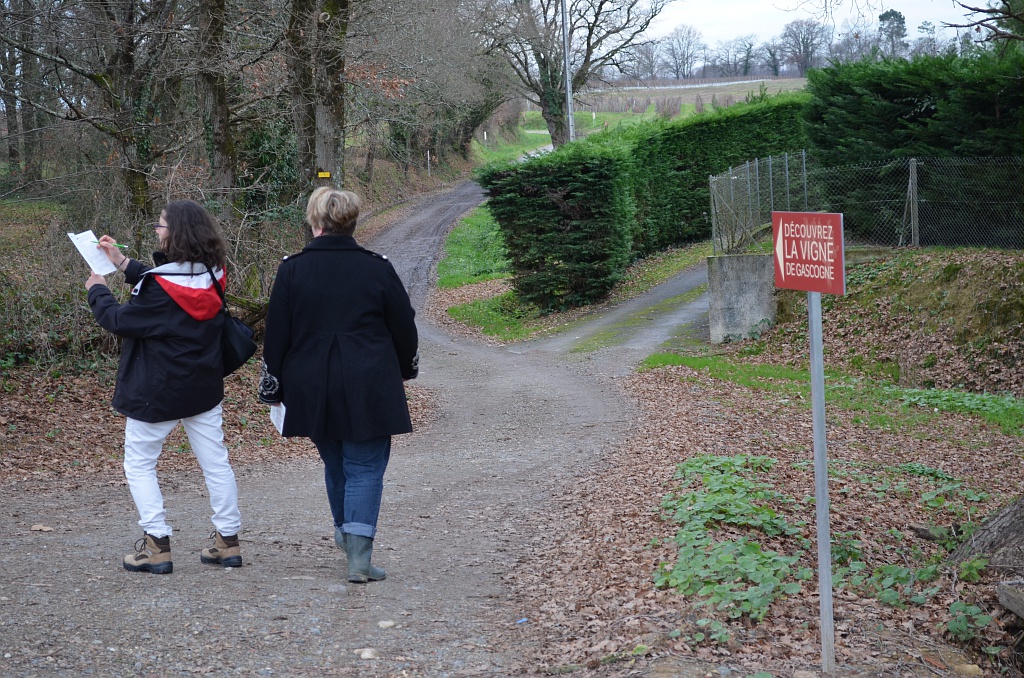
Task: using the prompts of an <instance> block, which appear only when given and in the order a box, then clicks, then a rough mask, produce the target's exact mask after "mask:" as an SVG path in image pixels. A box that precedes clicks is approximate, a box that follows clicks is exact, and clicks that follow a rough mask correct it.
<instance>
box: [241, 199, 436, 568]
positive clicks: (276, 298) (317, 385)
mask: <svg viewBox="0 0 1024 678" xmlns="http://www.w3.org/2000/svg"><path fill="white" fill-rule="evenodd" d="M359 205H360V203H359V197H358V196H356V195H355V194H354V193H350V192H348V191H339V190H335V189H332V188H329V187H321V188H318V189H316V190H315V191H314V192H313V194H312V195H311V196H310V198H309V203H308V204H307V206H306V221H307V222H308V223H309V225H310V227H311V228H312V231H313V240H312V241H311V242H310V243H309V244H308V245H307V246H306V247H305V248H304V249H303V250H302V252H300V253H298V254H295V255H292V256H289V257H285V259H284V261H282V262H281V265H280V267H279V268H278V270H277V277H276V278H275V280H274V288H273V291H272V292H271V294H270V308H269V310H268V313H267V332H266V339H265V342H264V347H263V373H262V375H261V379H260V386H259V396H260V400H262V401H263V402H266V403H270V404H272V405H274V406H279V405H281V404H283V405H284V424H283V427H282V431H281V432H282V434H283V435H285V436H305V437H308V438H310V439H311V440H312V441H313V444H314V445H316V448H317V450H318V451H319V453H320V458H321V459H322V460H323V462H324V480H325V483H326V485H327V499H328V501H329V503H330V506H331V513H332V514H333V517H334V528H335V541H336V542H337V543H338V545H339V546H341V547H343V548H344V549H345V552H346V555H347V556H348V580H349V581H350V582H358V583H365V582H368V581H376V580H380V579H384V577H385V576H386V574H385V572H384V570H383V569H381V568H377V567H373V566H372V565H371V564H370V557H371V553H372V550H373V539H374V537H375V536H376V533H377V517H378V514H379V512H380V501H381V494H382V491H383V487H384V471H385V470H386V469H387V464H388V459H389V457H390V454H391V436H393V435H397V434H400V433H409V432H410V431H412V422H411V421H410V418H409V407H408V405H407V403H406V398H405V386H404V384H403V380H405V379H414V378H415V377H416V374H417V370H418V365H417V363H418V355H417V334H416V324H415V322H414V321H413V318H414V315H415V313H414V311H413V309H412V304H411V303H410V302H409V295H408V294H407V293H406V291H405V287H404V286H403V285H402V281H401V280H400V279H399V278H398V274H397V273H396V272H395V269H394V267H392V266H391V263H390V262H389V261H388V260H387V258H386V257H384V256H382V255H379V254H376V253H374V252H370V251H369V250H366V249H363V248H362V247H360V246H359V245H358V244H356V241H355V239H354V238H353V237H352V234H353V233H354V232H355V227H356V219H357V218H358V216H359Z"/></svg>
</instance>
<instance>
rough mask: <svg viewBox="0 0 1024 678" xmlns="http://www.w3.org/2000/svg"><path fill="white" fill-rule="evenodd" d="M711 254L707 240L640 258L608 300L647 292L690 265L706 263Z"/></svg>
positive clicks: (709, 242) (709, 243)
mask: <svg viewBox="0 0 1024 678" xmlns="http://www.w3.org/2000/svg"><path fill="white" fill-rule="evenodd" d="M711 251H712V245H711V241H710V240H707V241H704V242H699V243H695V244H693V245H688V246H686V247H682V248H679V249H671V250H666V251H664V252H658V253H657V254H653V255H651V256H649V257H647V258H646V259H641V260H640V261H637V262H635V263H634V264H633V265H632V266H630V267H629V270H628V271H627V272H626V275H625V277H624V280H623V282H622V284H620V285H619V286H618V287H617V288H616V289H615V290H612V294H611V298H612V299H620V298H631V297H635V296H637V295H638V294H642V293H644V292H647V291H648V290H650V289H653V288H655V287H657V286H658V285H660V284H661V283H663V282H665V281H666V280H668V279H669V278H671V277H672V276H674V275H677V274H679V273H682V272H683V271H685V270H686V269H688V268H690V267H691V266H696V265H697V264H700V263H702V262H704V261H706V260H707V258H708V257H709V256H711Z"/></svg>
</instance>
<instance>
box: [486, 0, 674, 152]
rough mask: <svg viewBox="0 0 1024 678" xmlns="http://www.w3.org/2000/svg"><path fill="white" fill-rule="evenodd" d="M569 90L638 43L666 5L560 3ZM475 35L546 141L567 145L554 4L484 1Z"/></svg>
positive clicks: (649, 0)
mask: <svg viewBox="0 0 1024 678" xmlns="http://www.w3.org/2000/svg"><path fill="white" fill-rule="evenodd" d="M566 2H567V3H568V8H567V11H568V17H569V21H568V23H569V34H570V40H569V45H570V47H569V50H570V69H571V71H572V79H571V83H572V89H573V91H574V92H578V91H580V90H581V89H582V88H583V87H584V86H586V85H587V83H589V82H590V81H591V80H592V79H595V78H597V77H598V76H599V75H600V74H601V72H602V71H603V70H604V69H605V68H606V67H607V66H616V67H617V66H618V65H619V64H620V63H622V61H623V57H624V56H625V54H624V52H625V50H627V49H628V48H629V47H631V46H633V45H637V44H640V43H642V42H644V38H643V33H644V31H646V30H647V28H648V27H649V26H650V24H651V22H652V21H653V20H654V19H655V17H657V16H658V15H659V14H660V13H661V10H662V9H663V8H664V7H665V5H666V3H667V0H566ZM486 3H487V4H485V5H484V6H482V7H481V10H480V13H479V16H480V24H479V27H478V30H479V31H480V34H481V36H482V37H483V39H484V40H485V42H486V44H487V46H488V47H489V48H490V49H493V50H496V51H498V52H500V53H501V54H503V55H504V57H505V58H506V59H507V61H508V64H509V67H510V68H511V69H512V71H513V73H514V74H515V76H516V78H517V80H518V82H519V85H520V87H521V91H522V93H523V94H524V95H525V96H526V97H527V98H528V99H529V100H530V101H532V102H533V103H535V104H536V105H537V106H539V107H540V110H541V114H542V115H543V116H544V120H545V121H546V122H547V126H548V132H549V133H550V134H551V141H552V143H553V144H554V145H555V146H556V147H557V146H561V145H562V144H564V143H565V142H566V141H567V139H568V117H567V113H566V108H565V94H566V77H565V73H564V70H565V69H564V59H563V54H564V52H563V48H562V33H561V11H560V2H559V0H486Z"/></svg>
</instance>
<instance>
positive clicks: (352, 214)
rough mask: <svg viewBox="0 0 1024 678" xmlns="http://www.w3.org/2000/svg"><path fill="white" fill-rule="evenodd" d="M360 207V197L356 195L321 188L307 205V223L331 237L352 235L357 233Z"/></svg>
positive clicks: (310, 198)
mask: <svg viewBox="0 0 1024 678" xmlns="http://www.w3.org/2000/svg"><path fill="white" fill-rule="evenodd" d="M359 206H360V201H359V196H358V195H356V194H355V193H352V192H351V191H339V190H338V189H336V188H331V187H330V186H321V187H320V188H318V189H316V190H315V191H313V194H312V195H311V196H309V202H308V203H306V222H307V223H308V224H309V225H310V226H311V227H316V228H319V229H320V230H321V231H323V232H324V233H327V234H329V235H352V234H353V233H355V231H356V220H357V219H358V218H359Z"/></svg>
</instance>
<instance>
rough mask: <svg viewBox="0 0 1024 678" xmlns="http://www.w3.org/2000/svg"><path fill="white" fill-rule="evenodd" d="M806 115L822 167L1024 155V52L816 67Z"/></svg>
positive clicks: (810, 75)
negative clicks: (1023, 128)
mask: <svg viewBox="0 0 1024 678" xmlns="http://www.w3.org/2000/svg"><path fill="white" fill-rule="evenodd" d="M807 92H808V93H809V95H810V97H811V98H810V100H809V103H808V105H807V108H806V111H805V114H804V119H805V122H806V126H807V136H808V138H809V140H810V142H811V145H810V147H809V153H810V155H811V157H812V158H813V159H814V160H816V161H817V163H816V164H818V165H822V166H827V167H837V166H842V165H851V164H862V163H868V162H874V161H885V160H891V159H893V158H909V157H952V156H956V157H1005V156H1019V155H1021V152H1022V139H1021V124H1022V122H1024V121H1022V118H1021V105H1022V102H1024V51H1022V50H1021V49H1020V48H1019V47H1017V46H1013V45H1009V46H1007V47H1006V48H1005V51H1000V52H995V51H990V52H981V53H979V54H976V55H974V56H972V57H970V58H962V57H957V56H953V55H948V56H938V57H927V56H922V57H918V58H916V59H914V60H912V61H903V60H894V61H883V62H879V63H876V62H867V61H860V62H854V63H847V64H840V65H837V66H833V67H830V68H823V69H820V70H815V71H810V72H809V73H808V74H807Z"/></svg>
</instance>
